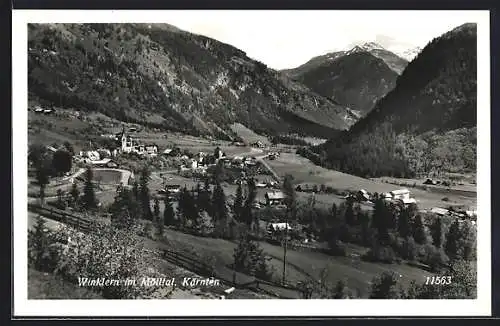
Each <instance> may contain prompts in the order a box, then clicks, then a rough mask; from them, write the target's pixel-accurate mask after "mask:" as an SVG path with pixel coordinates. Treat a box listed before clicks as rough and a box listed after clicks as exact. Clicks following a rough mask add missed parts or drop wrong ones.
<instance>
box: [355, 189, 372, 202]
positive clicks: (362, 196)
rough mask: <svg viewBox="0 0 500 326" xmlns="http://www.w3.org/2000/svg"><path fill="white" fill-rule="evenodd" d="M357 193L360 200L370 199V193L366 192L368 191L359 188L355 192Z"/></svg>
mask: <svg viewBox="0 0 500 326" xmlns="http://www.w3.org/2000/svg"><path fill="white" fill-rule="evenodd" d="M357 195H358V200H360V201H369V200H370V194H368V191H366V190H364V189H361V190H360V191H358V193H357Z"/></svg>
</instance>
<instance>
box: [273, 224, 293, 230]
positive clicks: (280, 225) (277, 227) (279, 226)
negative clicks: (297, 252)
mask: <svg viewBox="0 0 500 326" xmlns="http://www.w3.org/2000/svg"><path fill="white" fill-rule="evenodd" d="M269 226H270V227H272V228H273V229H274V230H283V229H285V228H287V229H288V230H291V229H292V228H291V227H290V224H288V223H269Z"/></svg>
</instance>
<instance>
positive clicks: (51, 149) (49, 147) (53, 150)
mask: <svg viewBox="0 0 500 326" xmlns="http://www.w3.org/2000/svg"><path fill="white" fill-rule="evenodd" d="M47 149H48V150H49V151H51V152H54V153H55V152H57V148H55V147H53V146H47Z"/></svg>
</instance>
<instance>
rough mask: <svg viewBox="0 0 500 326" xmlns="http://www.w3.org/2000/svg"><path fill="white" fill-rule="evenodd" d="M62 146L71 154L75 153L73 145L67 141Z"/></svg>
mask: <svg viewBox="0 0 500 326" xmlns="http://www.w3.org/2000/svg"><path fill="white" fill-rule="evenodd" d="M63 146H64V148H65V149H66V150H67V151H68V153H69V154H70V155H71V156H73V155H75V149H74V148H73V145H71V143H70V142H69V141H65V142H64V144H63Z"/></svg>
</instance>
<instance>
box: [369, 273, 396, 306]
mask: <svg viewBox="0 0 500 326" xmlns="http://www.w3.org/2000/svg"><path fill="white" fill-rule="evenodd" d="M397 280H398V277H397V276H396V274H395V273H391V272H384V273H382V274H381V275H380V276H379V277H375V278H374V279H373V281H372V289H371V293H370V299H398V298H399V297H400V293H399V292H398V290H397V287H396V285H397V283H398V281H397Z"/></svg>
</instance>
